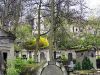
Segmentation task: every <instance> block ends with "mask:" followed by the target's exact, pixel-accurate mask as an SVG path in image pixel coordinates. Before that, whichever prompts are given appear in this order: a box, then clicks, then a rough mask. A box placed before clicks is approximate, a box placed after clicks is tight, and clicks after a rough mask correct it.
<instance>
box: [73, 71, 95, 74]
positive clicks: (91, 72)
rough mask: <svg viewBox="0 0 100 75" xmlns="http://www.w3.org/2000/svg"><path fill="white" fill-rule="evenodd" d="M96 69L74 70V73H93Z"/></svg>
mask: <svg viewBox="0 0 100 75" xmlns="http://www.w3.org/2000/svg"><path fill="white" fill-rule="evenodd" d="M95 72H96V70H77V71H74V73H79V74H89V73H95Z"/></svg>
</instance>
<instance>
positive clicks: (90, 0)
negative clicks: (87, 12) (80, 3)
mask: <svg viewBox="0 0 100 75" xmlns="http://www.w3.org/2000/svg"><path fill="white" fill-rule="evenodd" d="M86 1H87V4H88V7H89V8H92V9H96V8H98V6H100V0H86Z"/></svg>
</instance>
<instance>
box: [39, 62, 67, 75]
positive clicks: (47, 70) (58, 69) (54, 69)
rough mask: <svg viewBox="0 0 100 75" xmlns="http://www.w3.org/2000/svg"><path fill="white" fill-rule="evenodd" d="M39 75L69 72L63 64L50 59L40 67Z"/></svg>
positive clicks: (59, 74)
mask: <svg viewBox="0 0 100 75" xmlns="http://www.w3.org/2000/svg"><path fill="white" fill-rule="evenodd" d="M37 75H67V73H66V70H65V68H64V67H63V65H60V64H59V63H57V62H54V61H50V62H47V63H46V64H45V65H44V66H43V67H41V68H40V70H39V71H38V74H37Z"/></svg>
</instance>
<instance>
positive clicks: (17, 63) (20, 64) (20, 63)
mask: <svg viewBox="0 0 100 75" xmlns="http://www.w3.org/2000/svg"><path fill="white" fill-rule="evenodd" d="M26 65H27V61H26V60H23V59H21V58H17V59H16V60H15V68H16V70H17V71H18V72H19V73H20V72H21V71H22V70H24V66H26Z"/></svg>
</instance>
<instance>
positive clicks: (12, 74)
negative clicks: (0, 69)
mask: <svg viewBox="0 0 100 75" xmlns="http://www.w3.org/2000/svg"><path fill="white" fill-rule="evenodd" d="M7 75H19V73H18V72H17V70H16V68H14V67H10V68H8V69H7Z"/></svg>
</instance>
